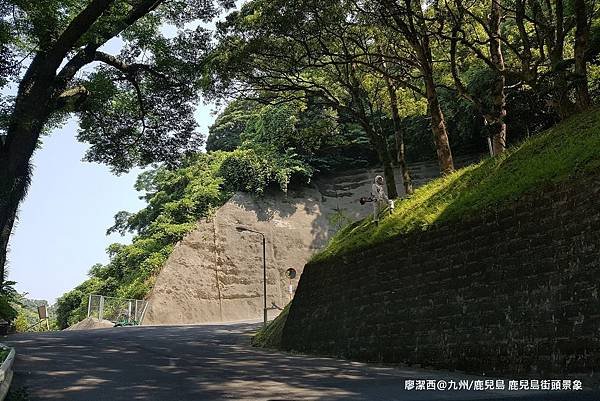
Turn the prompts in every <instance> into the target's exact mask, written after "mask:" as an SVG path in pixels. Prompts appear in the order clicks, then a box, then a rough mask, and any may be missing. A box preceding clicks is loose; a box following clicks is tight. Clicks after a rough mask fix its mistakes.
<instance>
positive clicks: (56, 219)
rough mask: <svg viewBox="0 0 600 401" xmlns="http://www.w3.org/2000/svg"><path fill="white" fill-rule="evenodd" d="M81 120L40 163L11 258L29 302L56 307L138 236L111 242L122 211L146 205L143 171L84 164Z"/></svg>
mask: <svg viewBox="0 0 600 401" xmlns="http://www.w3.org/2000/svg"><path fill="white" fill-rule="evenodd" d="M210 111H211V107H210V106H202V105H201V106H199V108H198V110H197V112H196V120H197V121H198V124H199V126H200V132H203V133H206V132H207V127H208V126H209V125H210V124H212V121H213V119H214V116H212V115H211V113H210ZM76 133H77V120H76V119H71V120H70V121H69V122H68V123H67V124H66V125H65V126H64V127H63V128H61V129H58V130H55V131H53V132H52V134H51V135H50V136H47V137H45V138H44V139H43V147H42V149H40V150H38V151H37V152H36V153H35V155H34V158H33V165H34V171H33V180H32V183H31V187H30V189H29V193H28V195H27V198H26V199H25V201H24V202H23V203H22V204H21V208H20V212H19V221H18V223H17V225H16V227H15V229H14V231H13V236H12V238H11V243H10V253H9V279H10V280H14V281H16V282H17V285H16V288H17V290H19V291H20V292H27V293H28V295H27V297H28V298H35V299H46V300H48V301H49V302H50V303H54V300H55V299H56V298H57V297H59V296H61V295H62V294H63V293H64V292H66V291H69V290H70V289H72V288H73V287H75V286H76V285H78V284H79V283H81V282H82V281H83V280H85V279H86V278H87V272H88V271H89V268H90V267H91V266H92V265H93V264H95V263H106V262H107V261H108V257H107V255H106V252H105V250H106V247H107V246H108V245H109V244H111V243H113V242H128V241H130V239H131V237H121V236H120V235H118V234H113V235H111V236H106V235H105V233H106V229H107V228H108V227H110V226H111V225H112V223H113V216H114V214H115V213H116V212H118V211H119V210H128V211H137V210H139V209H140V208H142V207H143V206H144V202H142V201H141V200H140V199H139V198H138V196H139V193H138V192H136V191H135V189H134V188H133V184H134V183H135V179H136V177H137V175H138V174H139V172H140V170H139V169H138V170H136V171H132V172H131V173H129V174H126V175H122V176H115V175H114V174H112V173H111V172H110V170H109V169H108V167H106V166H104V165H99V164H95V163H87V162H82V161H81V159H82V157H83V154H84V152H85V149H86V148H87V145H85V144H82V143H79V142H77V140H76V139H75V135H76Z"/></svg>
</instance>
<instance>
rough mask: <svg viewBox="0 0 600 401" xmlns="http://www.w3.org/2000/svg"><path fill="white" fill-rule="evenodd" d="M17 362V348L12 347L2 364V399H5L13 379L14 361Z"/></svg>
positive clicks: (0, 392)
mask: <svg viewBox="0 0 600 401" xmlns="http://www.w3.org/2000/svg"><path fill="white" fill-rule="evenodd" d="M14 362H15V349H14V348H11V349H10V353H9V354H8V356H7V357H6V359H5V360H4V362H2V365H0V401H2V400H4V398H5V397H6V394H8V389H9V388H10V384H11V383H12V379H13V369H12V366H13V363H14Z"/></svg>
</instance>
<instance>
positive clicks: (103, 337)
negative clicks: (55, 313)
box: [4, 323, 600, 401]
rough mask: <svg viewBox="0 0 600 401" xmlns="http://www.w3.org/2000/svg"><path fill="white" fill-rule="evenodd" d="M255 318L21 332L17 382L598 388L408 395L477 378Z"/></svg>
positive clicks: (344, 389) (179, 400) (68, 389)
mask: <svg viewBox="0 0 600 401" xmlns="http://www.w3.org/2000/svg"><path fill="white" fill-rule="evenodd" d="M257 327H258V326H257V324H250V323H237V324H223V325H203V326H155V327H124V328H114V329H99V330H90V331H62V332H51V333H42V334H23V335H14V336H10V337H7V338H5V340H4V342H5V343H7V344H10V345H12V346H14V347H16V349H17V359H16V362H15V367H14V369H15V379H14V380H15V381H14V383H15V384H14V385H16V386H26V388H27V390H28V393H29V396H30V398H31V400H32V401H35V400H69V401H71V400H73V401H103V400H106V401H118V400H128V401H129V400H152V401H188V400H189V401H196V400H198V401H208V400H252V401H255V400H270V401H276V400H277V401H283V400H327V401H333V400H348V401H354V400H382V401H393V400H450V399H453V400H471V399H487V400H511V401H512V400H536V401H541V400H544V401H547V400H561V401H568V400H598V399H600V396H599V394H598V393H591V392H587V391H586V392H577V393H562V394H552V395H549V394H541V395H540V394H538V395H536V394H534V393H521V394H515V393H512V392H511V393H509V392H508V391H505V392H497V393H493V392H475V391H471V392H462V393H458V392H431V391H430V392H424V391H421V392H415V391H406V390H404V380H405V379H417V378H419V379H423V378H428V379H453V380H458V379H464V378H471V379H485V378H480V377H467V376H464V375H460V374H456V373H447V372H446V373H444V372H432V371H424V370H418V369H412V368H411V369H408V368H391V367H381V366H373V365H367V364H363V363H357V362H349V361H344V360H338V359H331V358H321V357H312V356H303V355H289V354H285V353H279V352H272V351H265V350H261V349H256V348H252V347H251V346H250V345H249V339H250V336H251V334H252V333H253V331H254V330H256V328H257Z"/></svg>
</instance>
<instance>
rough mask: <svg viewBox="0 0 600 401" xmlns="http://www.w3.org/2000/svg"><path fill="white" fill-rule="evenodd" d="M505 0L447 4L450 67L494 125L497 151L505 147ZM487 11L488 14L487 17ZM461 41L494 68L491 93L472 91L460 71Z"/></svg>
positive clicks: (461, 89) (462, 88)
mask: <svg viewBox="0 0 600 401" xmlns="http://www.w3.org/2000/svg"><path fill="white" fill-rule="evenodd" d="M501 3H502V0H490V2H489V5H488V4H487V3H485V4H480V5H481V6H482V7H472V6H471V7H466V6H465V5H464V3H463V1H462V0H455V1H454V4H453V5H454V9H453V8H451V7H450V6H449V5H448V4H447V10H448V11H449V14H450V15H451V16H452V18H451V19H450V20H451V25H452V28H451V31H452V33H451V34H450V38H449V39H450V69H451V73H452V78H453V80H454V84H455V86H456V89H457V91H458V93H459V94H460V95H461V96H462V97H463V98H465V99H467V100H469V101H470V102H472V103H473V104H474V105H475V107H476V109H477V110H478V111H479V113H480V114H481V115H482V116H483V117H484V119H485V122H486V124H487V125H488V126H489V127H490V128H491V132H490V137H491V139H492V151H493V154H494V155H498V154H500V153H502V152H504V150H505V149H506V122H505V117H506V94H505V83H506V68H505V64H504V54H503V51H502V40H501V35H502V32H501V24H502V20H503V19H504V18H505V15H504V13H503V11H502V4H501ZM486 15H487V17H486ZM459 42H460V43H462V44H463V45H465V46H466V47H467V49H468V50H469V51H472V52H473V53H474V54H475V55H476V57H477V58H478V59H479V60H481V61H483V62H484V63H485V65H486V66H487V67H488V68H489V70H490V71H491V79H490V84H489V94H488V95H487V96H485V97H478V96H474V95H473V94H472V93H469V91H468V89H467V87H466V86H465V84H464V83H463V82H462V80H461V78H460V74H459V71H458V67H457V65H458V60H457V47H458V43H459Z"/></svg>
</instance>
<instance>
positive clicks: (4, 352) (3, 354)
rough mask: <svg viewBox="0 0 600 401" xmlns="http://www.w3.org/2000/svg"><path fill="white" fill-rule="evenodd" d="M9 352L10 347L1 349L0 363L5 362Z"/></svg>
mask: <svg viewBox="0 0 600 401" xmlns="http://www.w3.org/2000/svg"><path fill="white" fill-rule="evenodd" d="M8 354H10V348H1V349H0V364H2V362H4V360H5V359H6V358H8Z"/></svg>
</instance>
